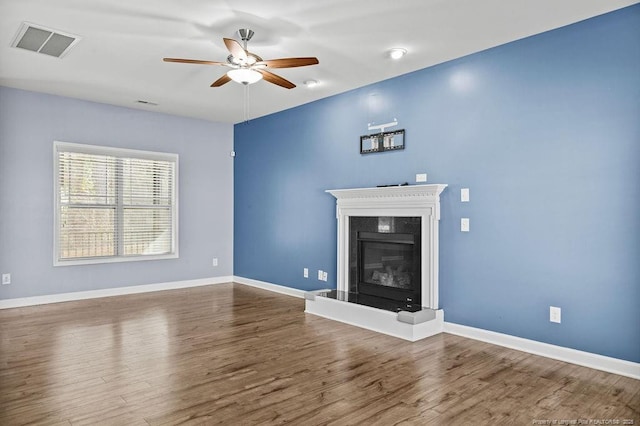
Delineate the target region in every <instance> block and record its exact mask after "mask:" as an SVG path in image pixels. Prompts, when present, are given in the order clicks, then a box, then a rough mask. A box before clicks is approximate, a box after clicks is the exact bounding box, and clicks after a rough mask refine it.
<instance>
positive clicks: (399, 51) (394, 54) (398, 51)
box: [389, 47, 407, 60]
mask: <svg viewBox="0 0 640 426" xmlns="http://www.w3.org/2000/svg"><path fill="white" fill-rule="evenodd" d="M406 54H407V49H403V48H402V47H394V48H393V49H389V57H390V58H391V59H394V60H398V59H400V58H402V57H403V56H404V55H406Z"/></svg>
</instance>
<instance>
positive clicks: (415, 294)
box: [349, 216, 422, 308]
mask: <svg viewBox="0 0 640 426" xmlns="http://www.w3.org/2000/svg"><path fill="white" fill-rule="evenodd" d="M420 223H421V218H420V217H384V216H382V217H381V216H374V217H362V216H352V217H350V218H349V229H350V234H351V238H350V250H349V257H350V259H349V264H350V271H349V274H350V279H349V283H350V288H349V292H351V293H356V294H359V295H363V296H372V297H378V298H384V299H390V300H393V301H398V302H402V303H401V304H397V305H398V307H409V308H410V307H411V306H412V305H415V304H417V305H418V306H419V305H420V303H421V300H422V285H421V250H420V248H421V244H420ZM381 303H382V304H384V305H385V306H388V305H389V304H388V303H385V302H384V301H382V302H381Z"/></svg>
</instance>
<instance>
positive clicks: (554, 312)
mask: <svg viewBox="0 0 640 426" xmlns="http://www.w3.org/2000/svg"><path fill="white" fill-rule="evenodd" d="M549 321H551V322H555V323H558V324H560V323H561V322H562V309H560V308H558V307H557V306H549Z"/></svg>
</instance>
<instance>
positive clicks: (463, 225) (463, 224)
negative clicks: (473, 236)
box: [460, 217, 469, 232]
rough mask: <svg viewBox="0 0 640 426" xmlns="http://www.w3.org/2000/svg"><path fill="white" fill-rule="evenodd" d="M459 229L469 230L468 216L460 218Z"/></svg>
mask: <svg viewBox="0 0 640 426" xmlns="http://www.w3.org/2000/svg"><path fill="white" fill-rule="evenodd" d="M460 231H462V232H469V218H468V217H463V218H462V219H460Z"/></svg>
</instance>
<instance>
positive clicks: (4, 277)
mask: <svg viewBox="0 0 640 426" xmlns="http://www.w3.org/2000/svg"><path fill="white" fill-rule="evenodd" d="M7 284H11V274H2V285H7Z"/></svg>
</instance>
